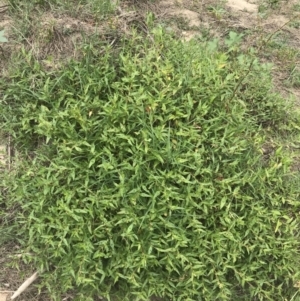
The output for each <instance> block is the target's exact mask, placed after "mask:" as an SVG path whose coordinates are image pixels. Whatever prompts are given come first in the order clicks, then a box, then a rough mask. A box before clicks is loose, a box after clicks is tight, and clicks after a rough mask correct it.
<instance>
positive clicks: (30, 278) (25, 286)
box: [10, 272, 38, 300]
mask: <svg viewBox="0 0 300 301" xmlns="http://www.w3.org/2000/svg"><path fill="white" fill-rule="evenodd" d="M37 277H38V272H35V273H34V274H33V275H32V276H31V277H29V278H28V279H26V280H25V281H24V282H23V283H22V285H21V286H20V287H19V288H18V289H17V291H16V292H15V293H14V294H13V295H12V296H11V298H10V299H11V300H14V299H16V298H17V297H18V296H20V295H21V294H22V293H23V292H24V291H25V290H26V289H27V288H28V286H29V285H30V284H31V283H32V282H33V281H34V280H36V279H37Z"/></svg>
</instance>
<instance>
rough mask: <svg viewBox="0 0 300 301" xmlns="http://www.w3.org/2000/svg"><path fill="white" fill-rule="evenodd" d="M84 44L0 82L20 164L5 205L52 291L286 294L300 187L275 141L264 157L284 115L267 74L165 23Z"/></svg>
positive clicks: (294, 257)
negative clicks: (115, 43)
mask: <svg viewBox="0 0 300 301" xmlns="http://www.w3.org/2000/svg"><path fill="white" fill-rule="evenodd" d="M91 45H92V44H91ZM91 45H87V46H86V47H84V48H83V56H82V60H81V61H80V62H76V61H71V62H69V63H67V64H66V66H65V67H64V69H63V70H61V71H55V72H54V71H53V72H50V73H49V71H48V72H46V71H45V70H44V69H43V67H42V66H41V65H40V64H39V63H38V62H36V61H35V60H34V59H33V58H32V57H31V55H30V54H26V53H24V54H23V56H24V58H25V60H23V63H20V66H18V69H17V70H18V71H14V72H13V73H12V74H11V76H10V77H9V79H6V80H5V81H2V82H1V86H2V88H3V89H2V91H3V92H2V93H3V99H2V101H1V103H0V109H1V116H2V119H3V120H2V122H4V123H5V130H6V131H7V132H9V133H10V134H11V135H12V137H13V140H14V143H15V145H16V147H17V149H18V150H19V155H20V157H21V158H22V161H23V163H22V165H21V167H20V168H19V170H18V172H17V174H16V175H15V178H14V181H12V182H11V183H9V182H8V183H7V185H8V187H9V189H8V190H9V191H8V192H7V202H8V203H10V204H14V205H15V204H19V205H20V206H21V208H22V213H20V217H19V219H18V222H19V224H20V228H22V231H23V232H22V233H23V235H24V237H25V239H24V247H25V248H27V249H28V250H29V251H30V253H31V254H34V256H33V257H31V258H30V260H31V261H33V262H34V264H35V265H36V267H37V268H38V269H39V270H40V271H42V277H43V280H44V284H45V285H46V286H47V287H48V288H49V290H50V292H51V293H52V295H53V296H54V297H56V299H57V300H59V296H60V294H61V293H63V292H66V291H68V290H74V289H76V292H78V294H77V298H78V300H94V299H93V298H94V297H95V296H99V295H101V296H104V297H106V298H110V300H124V301H126V300H137V301H138V300H148V299H149V298H150V296H159V297H163V298H165V300H176V301H177V300H178V301H180V300H184V301H188V300H190V301H192V300H195V301H196V300H197V301H199V300H205V301H210V300H211V301H212V300H214V301H215V300H283V298H288V296H291V294H292V293H293V283H294V281H295V280H297V277H298V271H299V264H298V263H299V227H298V224H299V214H298V212H299V187H300V185H299V179H297V178H295V177H293V176H292V175H290V174H288V170H289V163H290V160H288V159H287V158H286V156H285V155H284V153H283V152H282V151H281V150H280V149H279V150H277V151H276V152H275V153H274V155H273V156H271V157H269V158H265V157H263V154H262V146H263V144H264V142H265V137H264V135H263V132H264V131H263V129H264V128H265V127H269V128H272V127H274V128H275V127H276V125H277V126H278V125H279V124H281V123H282V122H288V121H285V120H286V118H287V114H288V113H287V111H286V107H285V104H284V103H285V102H284V100H283V99H282V98H281V97H280V96H279V95H277V94H275V93H272V92H271V90H272V84H271V80H270V76H269V70H268V68H267V67H266V66H261V65H260V64H259V63H258V62H254V63H252V67H253V68H252V71H251V72H250V73H249V76H248V77H247V78H245V80H244V81H243V82H242V83H240V78H241V76H243V74H245V73H246V72H247V70H248V68H249V64H250V61H251V60H252V58H248V57H247V56H239V57H238V56H236V54H231V52H227V53H224V52H221V51H219V50H218V48H217V47H216V43H215V42H213V43H208V44H199V43H197V42H195V41H191V42H189V43H184V42H181V41H178V40H175V39H173V38H171V37H170V36H168V35H167V34H164V33H163V31H162V30H161V29H160V28H156V29H154V30H153V33H152V37H149V38H145V37H140V36H139V35H137V34H135V35H133V36H132V38H131V39H130V40H126V39H124V41H123V42H122V45H121V47H119V48H118V49H114V50H113V49H111V48H109V47H106V48H103V47H99V46H97V47H93V46H91ZM234 53H235V52H234ZM24 62H26V63H24ZM238 84H239V86H238V87H237V85H238ZM297 181H298V182H297ZM297 184H298V185H297ZM297 189H298V190H297ZM20 231H21V230H20Z"/></svg>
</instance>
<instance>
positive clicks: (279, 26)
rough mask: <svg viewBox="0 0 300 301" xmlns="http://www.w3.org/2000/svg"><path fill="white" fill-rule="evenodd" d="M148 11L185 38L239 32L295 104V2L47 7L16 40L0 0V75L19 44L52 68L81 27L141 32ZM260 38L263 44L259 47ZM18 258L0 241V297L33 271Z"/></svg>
mask: <svg viewBox="0 0 300 301" xmlns="http://www.w3.org/2000/svg"><path fill="white" fill-rule="evenodd" d="M270 3H271V4H272V5H270ZM150 11H151V12H153V13H154V15H155V16H156V21H157V22H159V23H162V24H165V25H166V26H167V28H168V29H170V30H173V31H175V32H176V33H177V34H178V35H179V36H181V37H182V39H185V40H189V39H191V38H197V39H199V42H201V39H204V38H219V39H220V40H222V39H223V38H224V37H225V36H227V35H228V33H229V32H230V31H236V32H238V33H243V34H244V42H243V45H242V47H243V48H244V49H247V48H249V47H254V48H256V49H261V53H259V56H260V58H261V60H262V61H267V62H271V63H274V68H273V78H274V83H275V86H276V88H277V89H278V91H280V92H281V93H282V94H283V95H285V96H286V97H288V96H290V95H292V97H293V98H294V100H296V102H298V103H299V104H300V1H299V0H298V1H297V0H285V1H275V0H274V1H271V0H269V1H268V0H250V1H246V0H228V1H219V0H177V1H176V0H162V1H151V2H150V1H149V2H147V1H146V0H144V1H135V0H131V1H130V0H129V1H125V2H122V5H120V6H119V7H118V9H117V10H116V13H114V14H112V15H110V16H109V17H108V18H106V19H105V20H104V21H101V20H100V21H99V20H97V19H95V18H93V17H91V16H90V15H89V14H88V13H87V12H86V11H85V10H84V9H83V10H82V11H81V12H80V13H77V14H74V13H72V14H69V13H68V12H67V11H64V12H62V13H61V12H57V11H47V12H46V13H43V14H40V15H39V16H38V17H36V19H35V20H33V21H31V22H32V23H30V22H29V23H26V24H27V25H28V32H27V36H26V37H24V39H23V40H22V41H21V42H20V41H15V40H14V38H15V36H16V32H18V30H20V28H19V27H18V26H20V24H17V23H18V21H22V20H16V19H14V18H13V16H12V15H11V14H10V11H9V7H8V6H7V3H5V2H4V1H0V30H2V29H5V31H6V35H7V38H8V40H9V42H8V43H5V44H4V43H3V44H1V45H0V47H1V48H0V76H3V75H5V73H6V70H7V63H6V62H7V61H8V58H9V57H10V54H11V53H12V52H13V51H19V50H20V48H21V46H22V45H24V46H25V47H26V48H27V49H30V50H31V51H32V52H33V54H34V55H35V57H36V58H38V59H40V60H41V61H42V62H43V64H44V65H45V66H46V67H47V68H58V67H59V66H60V64H61V62H62V61H64V60H65V59H68V58H70V57H73V58H74V57H77V56H78V55H79V53H78V52H77V48H76V45H77V44H78V43H80V40H81V39H82V34H81V33H82V31H83V32H84V33H85V34H91V33H94V32H98V33H99V35H100V36H102V37H104V38H108V36H109V34H108V33H109V32H112V33H114V34H116V32H117V34H119V35H121V34H127V33H128V32H129V27H130V25H131V24H133V23H135V24H138V26H139V27H140V28H141V29H142V30H143V24H144V23H143V22H144V21H143V20H145V19H143V18H145V14H146V12H150ZM24 18H25V17H24ZM46 40H47V41H48V42H45V41H46ZM263 41H268V42H269V43H268V44H267V45H266V46H265V47H261V45H262V44H261V43H262V42H263ZM8 161H9V158H8V156H7V137H4V136H3V135H2V136H1V135H0V171H1V168H2V169H3V168H4V167H6V168H7V166H8ZM0 221H1V220H0ZM21 257H22V256H21V255H20V254H18V244H17V243H9V244H8V243H5V244H4V245H0V301H4V300H6V299H7V300H9V299H10V296H11V293H12V292H13V291H15V290H16V289H17V288H18V287H19V286H20V284H21V283H22V282H23V281H24V279H26V277H28V276H30V275H31V274H32V273H33V270H32V269H31V268H30V267H28V266H26V265H25V264H22V263H21V259H20V258H21ZM12 259H13V260H12ZM12 262H15V263H16V262H17V263H18V264H19V270H18V269H16V268H14V267H12V266H11V264H12ZM18 300H41V301H46V300H49V298H48V297H47V296H46V295H45V294H43V293H41V294H38V290H37V288H35V287H34V286H33V287H31V288H30V289H28V290H27V291H26V292H25V293H24V294H22V295H21V297H20V298H18ZM63 300H72V296H71V295H70V296H64V299H63Z"/></svg>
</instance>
